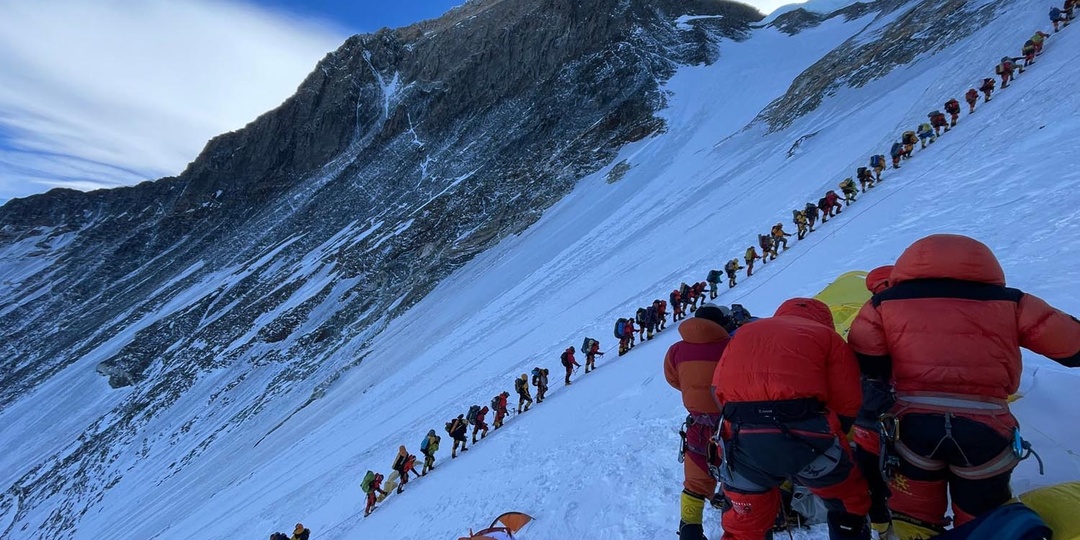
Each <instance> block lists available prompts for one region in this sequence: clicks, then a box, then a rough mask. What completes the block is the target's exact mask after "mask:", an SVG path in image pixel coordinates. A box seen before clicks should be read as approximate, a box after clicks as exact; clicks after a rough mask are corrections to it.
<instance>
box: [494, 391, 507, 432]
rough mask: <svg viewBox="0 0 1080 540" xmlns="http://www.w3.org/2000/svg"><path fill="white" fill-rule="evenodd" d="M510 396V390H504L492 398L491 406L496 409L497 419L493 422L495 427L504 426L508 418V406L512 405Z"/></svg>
mask: <svg viewBox="0 0 1080 540" xmlns="http://www.w3.org/2000/svg"><path fill="white" fill-rule="evenodd" d="M509 398H510V392H503V393H501V394H499V395H497V396H495V397H493V398H491V408H492V409H493V410H494V411H495V420H494V421H492V422H491V425H492V427H494V428H495V429H499V428H501V427H502V426H503V421H504V420H505V419H506V413H507V410H506V408H507V407H509V406H510V404H509Z"/></svg>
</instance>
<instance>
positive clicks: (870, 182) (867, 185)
mask: <svg viewBox="0 0 1080 540" xmlns="http://www.w3.org/2000/svg"><path fill="white" fill-rule="evenodd" d="M855 177H856V178H857V179H858V180H859V190H860V191H862V192H863V193H866V192H867V190H869V189H871V188H873V187H874V181H875V179H874V173H872V172H870V169H867V168H866V167H859V169H858V170H856V171H855Z"/></svg>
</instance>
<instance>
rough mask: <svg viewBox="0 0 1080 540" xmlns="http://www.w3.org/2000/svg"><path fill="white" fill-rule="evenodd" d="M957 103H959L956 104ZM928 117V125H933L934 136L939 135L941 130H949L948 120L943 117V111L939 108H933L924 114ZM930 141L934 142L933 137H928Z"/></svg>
mask: <svg viewBox="0 0 1080 540" xmlns="http://www.w3.org/2000/svg"><path fill="white" fill-rule="evenodd" d="M958 105H959V104H958ZM926 117H927V118H929V119H930V125H932V126H934V138H935V139H936V138H937V137H939V136H941V130H942V129H944V130H945V131H946V132H948V131H949V121H948V120H946V119H945V113H943V112H941V111H939V110H936V109H935V110H933V111H931V112H930V114H928V115H926ZM930 142H934V139H930Z"/></svg>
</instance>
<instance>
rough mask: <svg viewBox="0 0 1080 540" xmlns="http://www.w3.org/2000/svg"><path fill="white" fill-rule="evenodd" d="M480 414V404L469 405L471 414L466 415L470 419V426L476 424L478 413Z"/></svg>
mask: <svg viewBox="0 0 1080 540" xmlns="http://www.w3.org/2000/svg"><path fill="white" fill-rule="evenodd" d="M478 414H480V406H479V405H473V406H472V407H469V414H466V415H465V419H466V420H468V421H469V425H470V426H474V425H476V415H478Z"/></svg>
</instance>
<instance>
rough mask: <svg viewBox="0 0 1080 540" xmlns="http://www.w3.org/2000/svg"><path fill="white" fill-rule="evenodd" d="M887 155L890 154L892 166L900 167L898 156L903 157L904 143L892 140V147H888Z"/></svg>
mask: <svg viewBox="0 0 1080 540" xmlns="http://www.w3.org/2000/svg"><path fill="white" fill-rule="evenodd" d="M889 155H890V156H892V168H894V169H899V168H900V158H902V157H904V145H903V143H899V142H894V143H893V144H892V148H890V149H889Z"/></svg>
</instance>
